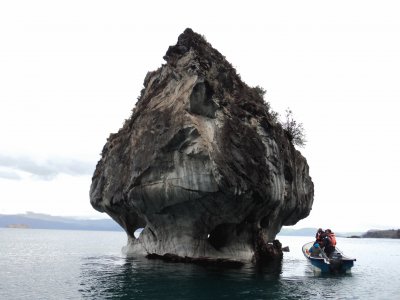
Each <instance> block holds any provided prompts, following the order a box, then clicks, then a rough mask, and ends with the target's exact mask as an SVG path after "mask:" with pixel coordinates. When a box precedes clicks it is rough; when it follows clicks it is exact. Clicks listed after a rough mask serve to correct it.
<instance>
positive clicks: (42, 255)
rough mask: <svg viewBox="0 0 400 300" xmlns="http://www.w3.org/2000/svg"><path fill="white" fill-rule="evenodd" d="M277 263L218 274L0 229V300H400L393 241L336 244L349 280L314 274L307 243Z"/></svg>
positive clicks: (295, 241)
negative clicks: (350, 263) (346, 260)
mask: <svg viewBox="0 0 400 300" xmlns="http://www.w3.org/2000/svg"><path fill="white" fill-rule="evenodd" d="M279 240H280V241H281V242H282V244H283V246H289V247H290V251H291V252H288V253H284V259H283V261H282V264H281V265H278V266H274V267H264V268H262V269H259V268H255V267H253V266H251V265H248V266H245V267H243V268H241V269H234V270H232V269H222V268H217V267H203V266H196V265H190V264H176V263H166V262H161V261H155V260H147V259H135V258H126V257H124V256H123V255H122V254H121V248H122V246H124V245H125V243H126V236H125V234H124V233H122V232H94V231H60V230H33V229H31V230H30V229H1V228H0V299H30V300H32V299H174V300H176V299H323V298H328V299H400V240H389V239H345V238H338V247H339V248H340V249H341V250H342V251H343V252H344V253H345V254H347V255H349V256H353V257H356V258H357V261H356V262H355V266H354V267H353V269H352V274H350V275H340V276H339V275H336V276H332V275H330V276H328V275H324V276H321V275H314V273H313V272H312V271H311V268H310V266H309V264H308V262H307V261H306V259H305V258H304V257H303V254H302V253H301V246H302V245H303V244H305V243H306V242H308V241H310V237H288V236H280V237H279Z"/></svg>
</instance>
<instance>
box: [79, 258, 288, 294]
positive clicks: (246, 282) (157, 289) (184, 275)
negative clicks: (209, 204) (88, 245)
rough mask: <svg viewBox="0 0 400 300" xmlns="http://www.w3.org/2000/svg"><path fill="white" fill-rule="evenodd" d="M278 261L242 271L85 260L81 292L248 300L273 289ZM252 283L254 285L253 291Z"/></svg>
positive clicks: (140, 261)
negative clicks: (268, 288)
mask: <svg viewBox="0 0 400 300" xmlns="http://www.w3.org/2000/svg"><path fill="white" fill-rule="evenodd" d="M281 273H282V263H281V262H276V263H271V264H268V265H264V266H259V267H257V268H255V267H254V266H252V265H245V266H244V267H242V268H241V269H226V268H222V267H216V266H198V265H193V264H183V263H167V262H163V261H158V260H147V259H137V258H124V257H88V258H86V259H85V261H84V262H83V264H82V267H81V276H80V281H81V283H80V287H81V288H80V290H79V292H80V293H81V295H82V297H83V298H90V299H112V298H119V299H145V298H146V299H216V298H225V297H229V298H234V299H235V298H237V299H246V298H248V299H251V298H253V296H254V292H258V293H259V292H260V291H261V290H265V289H266V287H267V286H270V288H272V289H273V288H274V285H278V283H279V278H280V275H281ZM257 285H259V287H258V289H257Z"/></svg>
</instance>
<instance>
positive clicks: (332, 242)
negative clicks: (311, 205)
mask: <svg viewBox="0 0 400 300" xmlns="http://www.w3.org/2000/svg"><path fill="white" fill-rule="evenodd" d="M322 243H323V247H324V252H325V253H326V255H327V256H328V257H330V255H331V254H332V253H333V252H334V251H335V247H336V236H335V234H334V233H333V232H332V230H330V229H326V230H325V234H324V237H323V239H322Z"/></svg>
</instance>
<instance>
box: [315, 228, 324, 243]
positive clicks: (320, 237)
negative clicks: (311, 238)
mask: <svg viewBox="0 0 400 300" xmlns="http://www.w3.org/2000/svg"><path fill="white" fill-rule="evenodd" d="M324 235H325V232H324V230H323V229H322V228H319V229H318V231H317V233H316V234H315V241H316V242H317V243H319V245H320V246H322V244H323V243H322V240H323V238H324Z"/></svg>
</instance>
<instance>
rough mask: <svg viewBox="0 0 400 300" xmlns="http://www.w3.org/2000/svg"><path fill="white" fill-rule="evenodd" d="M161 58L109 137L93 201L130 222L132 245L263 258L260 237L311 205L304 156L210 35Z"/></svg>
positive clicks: (143, 251) (133, 250)
mask: <svg viewBox="0 0 400 300" xmlns="http://www.w3.org/2000/svg"><path fill="white" fill-rule="evenodd" d="M164 59H165V60H166V62H167V63H166V64H164V65H162V66H161V67H160V68H159V69H158V70H156V71H154V72H149V73H148V74H147V76H146V78H145V80H144V89H143V90H142V93H141V96H140V98H139V100H138V102H137V104H136V107H135V108H134V110H133V113H132V116H131V118H130V119H129V120H127V122H126V123H125V124H124V126H123V127H122V128H121V129H120V130H119V132H118V133H116V134H111V135H110V137H109V138H108V140H107V143H106V144H105V146H104V148H103V151H102V158H101V160H100V161H99V162H98V164H97V167H96V170H95V172H94V175H93V179H92V185H91V188H90V201H91V204H92V205H93V207H94V208H95V209H96V210H98V211H101V212H106V213H107V214H109V215H110V216H111V217H112V218H113V219H114V220H115V221H117V222H118V223H119V224H120V225H121V226H122V227H123V228H124V229H125V231H126V232H127V234H128V237H129V238H128V245H127V246H126V248H125V250H126V252H127V253H130V254H134V255H147V254H152V253H154V254H157V255H165V254H172V255H178V256H182V257H185V256H188V257H192V258H196V257H212V258H219V259H221V258H222V259H238V260H244V261H251V260H254V259H258V258H257V257H258V254H257V251H258V250H257V249H261V248H263V247H261V248H260V240H264V241H265V243H266V244H267V243H268V241H272V240H274V238H275V235H276V234H277V233H278V232H279V230H280V229H281V227H282V225H292V224H295V223H296V222H297V221H298V220H300V219H302V218H305V217H306V216H307V215H308V214H309V212H310V210H311V206H312V202H313V193H314V188H313V183H312V181H311V178H310V176H309V168H308V165H307V161H306V159H305V158H304V157H303V156H302V155H301V153H300V152H299V151H297V150H296V149H295V148H294V146H293V145H292V144H291V142H290V141H289V139H288V136H287V134H286V133H285V131H284V130H283V129H282V127H281V125H280V124H277V123H275V122H274V120H273V118H272V117H271V116H270V115H269V113H268V109H267V107H266V105H265V103H264V101H263V99H262V97H261V96H260V95H259V94H258V93H257V91H256V90H255V89H252V88H250V87H249V86H247V85H246V84H245V83H243V82H242V81H241V79H240V77H239V76H238V75H237V73H236V70H235V69H234V68H233V67H232V65H231V64H230V63H228V62H227V61H226V60H225V58H224V57H223V56H222V55H221V54H220V53H219V52H218V51H217V50H215V49H213V48H212V46H211V45H210V44H209V43H207V42H206V41H205V39H204V38H203V37H201V36H200V35H198V34H197V33H194V32H193V31H192V30H191V29H186V30H185V32H184V33H183V34H181V35H180V36H179V38H178V42H177V44H176V45H175V46H171V47H169V49H168V51H167V53H166V55H165V56H164ZM138 228H144V230H143V232H142V234H141V235H140V237H139V238H138V239H136V238H135V237H134V232H135V230H136V229H138Z"/></svg>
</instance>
